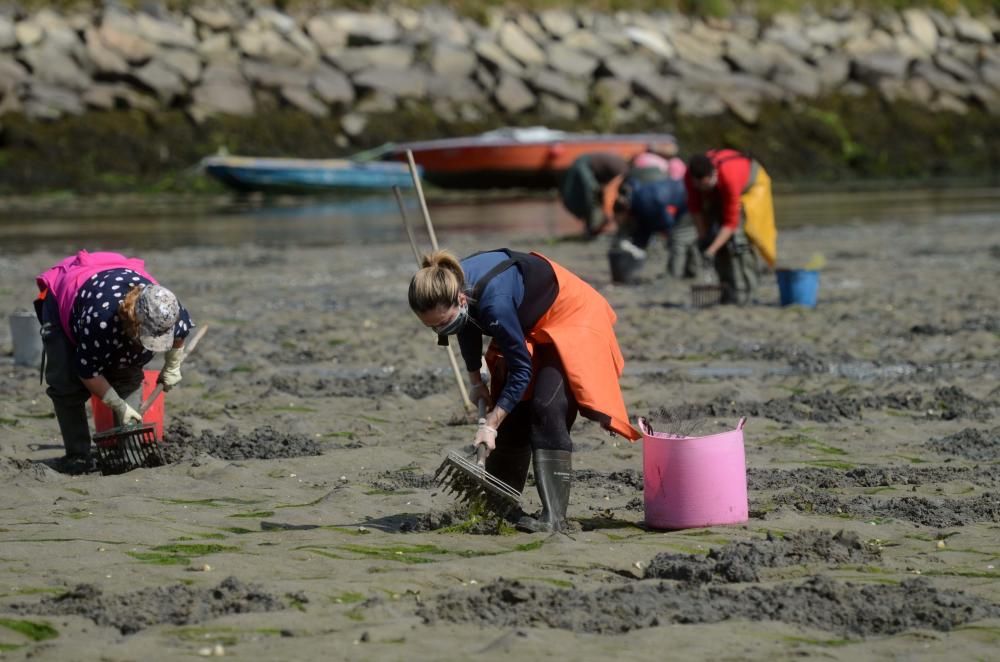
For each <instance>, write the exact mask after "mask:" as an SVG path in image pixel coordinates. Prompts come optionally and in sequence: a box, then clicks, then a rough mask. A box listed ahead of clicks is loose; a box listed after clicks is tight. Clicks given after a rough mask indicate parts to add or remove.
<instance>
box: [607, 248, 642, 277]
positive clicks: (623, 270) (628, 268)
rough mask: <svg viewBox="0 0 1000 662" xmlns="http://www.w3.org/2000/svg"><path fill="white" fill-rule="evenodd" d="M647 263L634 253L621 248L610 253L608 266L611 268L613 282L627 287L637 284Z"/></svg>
mask: <svg viewBox="0 0 1000 662" xmlns="http://www.w3.org/2000/svg"><path fill="white" fill-rule="evenodd" d="M643 262H645V260H643V259H642V258H638V257H636V256H635V255H633V254H632V253H629V252H628V251H626V250H623V249H621V248H612V249H611V250H610V251H608V265H609V266H610V267H611V282H613V283H622V284H625V285H628V284H632V283H635V282H636V281H637V280H638V277H639V270H640V269H642V264H643Z"/></svg>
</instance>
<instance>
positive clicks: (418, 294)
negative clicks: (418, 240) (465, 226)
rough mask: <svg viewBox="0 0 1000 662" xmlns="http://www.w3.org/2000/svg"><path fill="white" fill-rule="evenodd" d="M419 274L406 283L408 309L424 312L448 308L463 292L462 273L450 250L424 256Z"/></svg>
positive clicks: (463, 279) (463, 276)
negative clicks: (442, 307)
mask: <svg viewBox="0 0 1000 662" xmlns="http://www.w3.org/2000/svg"><path fill="white" fill-rule="evenodd" d="M420 266H421V267H422V268H421V269H420V271H418V272H417V273H415V274H414V275H413V278H412V279H411V280H410V291H409V300H410V309H411V310H413V312H415V313H426V312H427V311H428V310H433V309H435V308H437V307H438V306H446V307H447V306H451V305H452V304H454V303H455V302H456V301H458V295H459V293H460V292H461V291H462V290H464V289H465V272H463V271H462V265H461V263H460V262H459V261H458V258H457V257H455V255H454V254H453V253H451V252H450V251H434V252H433V253H430V254H428V255H424V257H423V259H422V260H421V263H420Z"/></svg>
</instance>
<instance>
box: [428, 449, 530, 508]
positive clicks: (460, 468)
mask: <svg viewBox="0 0 1000 662" xmlns="http://www.w3.org/2000/svg"><path fill="white" fill-rule="evenodd" d="M434 479H435V481H436V482H437V483H438V484H439V485H441V487H442V488H443V491H444V492H446V493H451V494H452V495H454V496H455V498H456V499H457V500H458V501H459V502H460V503H474V502H478V503H481V504H482V505H483V506H484V508H485V509H486V510H489V511H491V512H493V513H494V514H496V515H499V516H500V517H503V516H504V515H506V514H507V513H508V512H510V511H511V510H513V509H515V508H517V507H519V506H520V505H521V493H520V492H519V491H518V490H516V489H514V488H513V487H511V486H510V485H508V484H507V483H505V482H503V481H502V480H500V479H499V478H497V477H496V476H493V475H492V474H490V473H489V472H488V471H486V470H485V469H484V468H483V467H481V466H479V465H478V464H476V463H475V462H471V461H469V460H468V459H466V458H465V457H462V455H460V454H459V453H456V452H455V451H451V452H450V453H448V455H447V456H446V457H445V459H444V462H442V463H441V466H440V467H438V469H437V471H435V472H434Z"/></svg>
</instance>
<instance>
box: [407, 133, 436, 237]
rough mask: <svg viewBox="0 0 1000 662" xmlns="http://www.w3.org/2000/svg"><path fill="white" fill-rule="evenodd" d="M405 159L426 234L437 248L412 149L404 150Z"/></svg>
mask: <svg viewBox="0 0 1000 662" xmlns="http://www.w3.org/2000/svg"><path fill="white" fill-rule="evenodd" d="M406 160H407V162H409V164H410V177H411V178H412V179H413V187H414V188H415V189H417V199H418V200H420V211H422V212H423V214H424V224H425V225H426V226H427V234H428V235H430V238H431V246H433V247H434V250H437V249H438V240H437V235H436V234H434V224H433V223H431V213H430V212H429V211H427V199H426V198H425V197H424V187H423V186H422V185H421V184H420V173H419V172H418V171H417V164H416V162H415V161H414V160H413V151H412V150H409V149H408V150H406Z"/></svg>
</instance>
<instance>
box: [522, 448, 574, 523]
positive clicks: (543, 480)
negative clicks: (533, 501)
mask: <svg viewBox="0 0 1000 662" xmlns="http://www.w3.org/2000/svg"><path fill="white" fill-rule="evenodd" d="M533 457H534V463H535V483H537V485H538V496H539V497H540V498H541V499H542V512H541V514H540V515H538V517H529V516H527V515H525V516H524V517H522V518H521V519H519V520H518V521H517V525H516V526H517V528H518V529H520V530H521V531H528V532H532V533H536V532H540V531H550V532H556V531H564V530H566V528H567V523H566V508H567V507H568V506H569V489H570V485H571V484H572V483H573V461H572V459H573V454H572V453H571V452H569V451H553V450H536V451H535V452H534V453H533Z"/></svg>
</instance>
